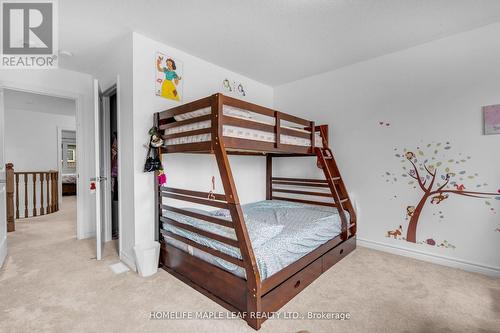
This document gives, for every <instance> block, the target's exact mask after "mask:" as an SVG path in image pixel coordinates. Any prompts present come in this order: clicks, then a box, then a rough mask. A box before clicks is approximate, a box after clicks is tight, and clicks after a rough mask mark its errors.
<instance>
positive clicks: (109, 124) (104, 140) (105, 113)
mask: <svg viewBox="0 0 500 333" xmlns="http://www.w3.org/2000/svg"><path fill="white" fill-rule="evenodd" d="M117 102H118V101H117V89H116V85H113V86H111V87H110V88H108V89H107V90H105V91H104V92H103V94H102V112H101V117H100V118H101V119H100V120H101V121H100V123H101V135H100V138H101V142H100V147H101V149H100V151H101V159H100V161H101V175H103V176H104V178H105V182H104V187H105V188H104V199H103V201H104V204H103V205H104V207H103V209H104V216H105V219H104V223H105V228H104V230H105V235H104V238H105V241H112V243H113V245H114V249H115V250H116V251H117V253H118V254H119V252H120V245H119V244H120V240H119V238H120V223H119V221H120V219H119V199H120V196H119V187H120V184H119V174H118V173H119V167H118V155H119V149H120V147H119V145H118V137H119V133H118V105H117Z"/></svg>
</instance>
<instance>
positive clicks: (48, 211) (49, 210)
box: [45, 171, 52, 214]
mask: <svg viewBox="0 0 500 333" xmlns="http://www.w3.org/2000/svg"><path fill="white" fill-rule="evenodd" d="M50 175H51V173H50V171H49V172H47V173H46V174H45V179H46V181H47V208H46V209H45V211H46V213H47V214H50V213H52V209H51V207H50V200H51V198H50V197H49V194H50V185H49V184H50Z"/></svg>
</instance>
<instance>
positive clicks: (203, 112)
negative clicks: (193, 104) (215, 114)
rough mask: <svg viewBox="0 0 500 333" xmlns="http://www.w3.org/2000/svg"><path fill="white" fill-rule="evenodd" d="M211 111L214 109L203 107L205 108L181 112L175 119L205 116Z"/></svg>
mask: <svg viewBox="0 0 500 333" xmlns="http://www.w3.org/2000/svg"><path fill="white" fill-rule="evenodd" d="M211 112H212V110H211V109H210V108H203V109H199V110H195V111H191V112H188V113H183V114H179V115H177V116H174V119H175V120H176V121H181V120H186V119H191V118H196V117H201V116H205V115H207V114H210V113H211Z"/></svg>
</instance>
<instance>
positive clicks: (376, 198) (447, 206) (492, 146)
mask: <svg viewBox="0 0 500 333" xmlns="http://www.w3.org/2000/svg"><path fill="white" fill-rule="evenodd" d="M499 35H500V24H494V25H490V26H487V27H484V28H482V29H478V30H474V31H470V32H467V33H462V34H459V35H455V36H451V37H448V38H445V39H442V40H438V41H435V42H431V43H428V44H424V45H421V46H418V47H414V48H411V49H408V50H405V51H401V52H397V53H393V54H390V55H386V56H383V57H380V58H376V59H373V60H370V61H365V62H362V63H359V64H355V65H352V66H349V67H344V68H341V69H339V70H336V71H332V72H328V73H324V74H321V75H317V76H313V77H309V78H306V79H303V80H299V81H296V82H292V83H289V84H286V85H283V86H280V87H277V88H276V89H275V107H276V108H277V109H279V110H282V111H285V112H290V113H293V114H297V115H301V116H304V117H307V118H309V119H314V120H315V121H316V122H317V124H318V123H328V124H329V125H330V139H331V141H332V146H333V150H334V153H335V154H336V157H337V161H338V163H339V166H340V168H341V172H342V174H343V176H344V179H345V181H346V183H347V187H348V189H349V190H350V191H351V192H352V194H353V195H354V197H355V199H356V201H357V205H358V208H359V217H358V218H359V229H358V230H359V234H358V235H359V238H360V239H362V240H366V242H364V244H365V245H369V246H373V247H376V248H379V249H385V250H389V251H394V252H398V253H401V254H406V255H413V256H417V257H420V258H424V259H428V260H432V261H437V262H442V263H446V264H448V265H453V266H460V267H463V268H466V269H470V270H476V271H481V272H485V273H490V274H497V275H500V256H499V255H498V253H500V232H498V231H497V232H496V231H495V229H496V228H498V227H499V226H500V211H499V209H500V205H499V204H498V203H499V201H496V200H494V199H493V200H489V201H490V202H491V203H492V206H491V207H493V208H494V209H495V211H490V210H489V208H490V206H487V205H485V200H483V199H474V198H468V197H463V196H462V197H461V196H455V197H451V198H450V199H448V200H446V201H444V202H443V203H441V204H440V205H439V206H437V205H431V204H427V207H426V208H425V209H424V211H423V215H422V217H421V219H420V224H419V227H418V232H417V240H425V239H427V238H433V239H435V240H436V241H439V242H441V241H443V240H447V241H448V242H450V243H452V244H453V245H454V246H456V248H455V249H452V248H443V247H435V246H430V245H426V244H412V243H408V242H406V241H404V240H395V239H389V238H387V237H386V232H387V231H388V230H393V229H395V228H397V227H398V226H399V225H400V224H402V225H403V228H404V231H406V225H407V221H406V220H405V209H406V207H407V206H408V205H415V204H416V203H417V202H418V199H419V198H420V195H421V192H420V191H419V190H417V189H413V188H411V187H410V186H409V185H408V184H407V181H404V182H402V181H401V177H400V174H401V173H402V170H401V162H400V161H399V160H398V159H396V158H395V157H394V155H395V151H394V148H396V147H397V148H398V149H403V148H404V147H407V148H410V147H413V148H412V149H414V147H416V146H421V145H423V144H427V143H432V142H434V144H435V143H438V142H443V143H444V142H447V141H449V142H450V143H451V146H452V149H451V150H450V152H449V155H448V156H450V157H455V156H457V154H458V153H462V154H464V155H462V156H471V159H470V160H469V161H468V162H467V164H466V165H464V166H463V167H462V165H460V167H458V166H457V167H455V169H456V170H461V169H462V168H465V169H466V170H467V171H469V172H470V171H471V172H472V173H474V172H477V173H478V174H479V176H478V177H479V180H480V182H481V183H483V182H485V183H487V184H488V186H485V187H483V188H481V189H482V190H488V191H489V192H496V191H497V190H498V189H500V169H499V168H498V166H499V165H500V153H499V150H498V147H499V143H500V136H498V135H497V136H483V135H482V126H483V125H482V113H481V106H483V105H490V104H498V103H500V44H499V43H498V36H499ZM305 65H306V64H305ZM379 122H384V125H383V126H381V125H380V124H379ZM385 123H389V124H390V125H389V126H387V125H385ZM440 154H441V153H440ZM438 158H443V159H444V158H445V157H444V156H443V157H442V156H441V155H439V157H438ZM446 158H447V157H446ZM286 163H287V162H285V161H284V160H282V161H281V163H280V165H279V166H277V167H276V170H277V171H278V172H281V173H282V174H286V173H288V174H292V173H295V172H296V170H297V167H296V165H297V164H294V165H290V164H288V165H286ZM291 169H294V170H291ZM386 171H388V172H390V173H396V175H397V176H398V178H399V181H398V182H396V183H394V184H392V182H390V183H386V181H385V180H386V179H385V178H384V177H383V175H384V174H385V172H386ZM316 172H317V170H314V169H310V171H309V173H316ZM463 183H464V184H465V185H466V186H468V187H467V188H468V189H470V190H475V187H474V186H475V184H476V179H474V180H470V179H465V180H464V181H463ZM395 195H396V196H397V197H396V198H395V197H394V196H395ZM439 211H442V212H443V215H444V218H442V219H440V218H439V215H440V214H439V213H438V212H439ZM440 220H441V221H440ZM404 235H405V232H403V236H404ZM401 249H403V250H401ZM407 250H410V251H413V252H408V251H407ZM417 252H419V253H420V254H418V253H417ZM429 255H430V256H429Z"/></svg>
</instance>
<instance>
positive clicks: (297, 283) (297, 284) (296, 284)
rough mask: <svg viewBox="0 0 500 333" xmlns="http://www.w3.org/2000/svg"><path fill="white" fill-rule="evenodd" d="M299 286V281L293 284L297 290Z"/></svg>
mask: <svg viewBox="0 0 500 333" xmlns="http://www.w3.org/2000/svg"><path fill="white" fill-rule="evenodd" d="M299 286H300V280H298V281H297V282H295V285H294V288H298V287H299Z"/></svg>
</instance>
